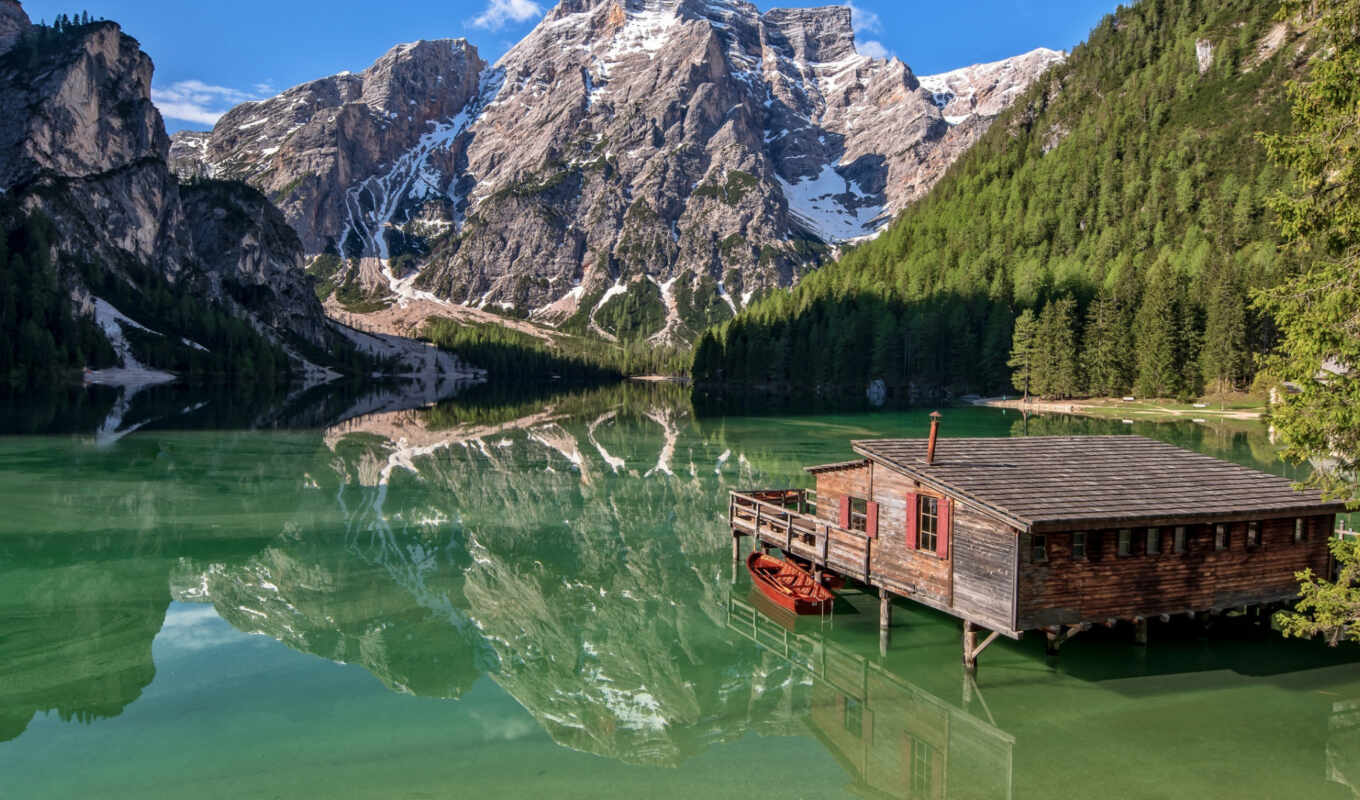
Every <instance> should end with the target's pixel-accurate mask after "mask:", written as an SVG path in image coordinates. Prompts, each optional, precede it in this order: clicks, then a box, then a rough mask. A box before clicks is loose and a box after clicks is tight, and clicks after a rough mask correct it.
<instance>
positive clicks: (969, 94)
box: [920, 47, 1067, 124]
mask: <svg viewBox="0 0 1360 800" xmlns="http://www.w3.org/2000/svg"><path fill="white" fill-rule="evenodd" d="M1066 58H1067V54H1066V53H1064V52H1062V51H1059V50H1049V49H1048V48H1046V47H1041V48H1039V49H1037V50H1031V51H1030V52H1028V53H1025V54H1024V55H1020V56H1016V57H1014V58H1008V59H1005V60H1004V61H994V62H991V63H989V64H974V65H973V66H971V67H963V68H962V69H956V70H952V71H950V72H942V73H940V74H938V75H923V76H921V79H920V81H921V86H922V87H923V88H925V90H926V91H928V92H930V93H931V95H932V99H933V100H934V102H935V104H936V105H937V106H939V108H940V111H941V112H942V113H943V114H944V116H945V119H947V120H948V121H949V122H950V123H951V124H957V123H959V122H962V121H963V120H965V119H967V118H968V117H970V116H972V115H974V114H976V115H979V116H983V117H994V116H996V115H997V114H1000V113H1001V112H1002V111H1004V110H1005V109H1006V107H1007V106H1009V105H1010V104H1011V101H1012V100H1014V99H1015V97H1016V96H1017V95H1019V94H1020V93H1021V92H1023V91H1024V90H1025V89H1026V88H1027V87H1028V86H1029V83H1030V81H1032V80H1033V79H1034V78H1035V77H1036V76H1038V75H1040V74H1042V73H1043V72H1044V70H1046V69H1048V68H1049V67H1051V66H1053V65H1054V64H1057V63H1060V62H1062V61H1064V60H1065V59H1066Z"/></svg>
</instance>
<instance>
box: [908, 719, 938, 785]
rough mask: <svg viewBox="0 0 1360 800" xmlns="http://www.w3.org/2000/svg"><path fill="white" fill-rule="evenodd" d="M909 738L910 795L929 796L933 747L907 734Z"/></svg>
mask: <svg viewBox="0 0 1360 800" xmlns="http://www.w3.org/2000/svg"><path fill="white" fill-rule="evenodd" d="M907 738H909V739H910V740H911V796H912V797H930V796H932V794H933V792H932V790H933V789H934V781H933V780H932V779H933V778H934V777H935V776H934V768H935V748H933V747H931V746H930V742H927V741H925V740H923V739H917V738H916V737H915V736H911V735H910V734H908V737H907Z"/></svg>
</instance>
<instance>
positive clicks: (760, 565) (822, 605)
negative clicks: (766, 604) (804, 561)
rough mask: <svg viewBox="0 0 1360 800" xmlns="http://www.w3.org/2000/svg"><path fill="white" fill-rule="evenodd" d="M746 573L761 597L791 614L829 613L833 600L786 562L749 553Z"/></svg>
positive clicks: (806, 576)
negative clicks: (766, 598)
mask: <svg viewBox="0 0 1360 800" xmlns="http://www.w3.org/2000/svg"><path fill="white" fill-rule="evenodd" d="M746 569H747V570H749V571H750V573H751V580H753V581H755V585H756V588H757V589H760V591H761V593H762V594H764V595H765V596H766V597H768V598H770V599H771V600H773V601H774V602H775V603H777V604H778V605H779V606H781V607H783V608H786V609H788V610H789V611H792V612H793V613H795V614H820V613H822V612H823V611H826V610H828V609H830V608H831V602H832V601H833V600H834V599H835V595H833V594H831V592H830V591H828V590H827V588H826V587H824V586H821V585H820V584H818V583H817V581H815V580H813V579H812V576H811V575H809V574H807V573H806V572H804V571H803V570H801V569H799V568H798V567H796V566H794V565H793V564H791V563H789V562H788V561H780V560H779V559H777V558H772V557H770V556H767V555H765V554H763V553H752V554H751V555H750V557H749V558H747V559H746Z"/></svg>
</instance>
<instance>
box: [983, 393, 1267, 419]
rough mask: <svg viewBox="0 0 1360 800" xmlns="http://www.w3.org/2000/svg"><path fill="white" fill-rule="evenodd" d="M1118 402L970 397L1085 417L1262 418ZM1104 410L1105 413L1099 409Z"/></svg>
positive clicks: (1227, 411) (1231, 411)
mask: <svg viewBox="0 0 1360 800" xmlns="http://www.w3.org/2000/svg"><path fill="white" fill-rule="evenodd" d="M1118 402H1120V401H1119V400H1117V399H1115V398H1111V399H1110V400H1109V401H1108V403H1110V405H1106V404H1104V403H1089V402H1078V401H1053V400H1021V399H1014V400H1012V399H1009V398H1001V397H983V398H979V399H976V400H973V401H972V404H973V405H975V406H988V407H990V408H1010V409H1014V410H1016V411H1030V412H1034V413H1041V414H1042V413H1047V414H1077V415H1081V416H1088V417H1113V416H1115V412H1117V413H1118V414H1123V415H1124V416H1125V417H1126V418H1127V417H1191V418H1195V419H1200V418H1203V419H1208V418H1209V417H1214V418H1216V419H1237V420H1248V421H1256V420H1259V419H1261V417H1262V413H1261V412H1260V411H1248V410H1243V409H1224V410H1221V411H1220V410H1217V409H1213V408H1192V409H1182V408H1167V407H1166V406H1160V405H1154V406H1151V407H1148V406H1129V407H1121V406H1119V405H1113V404H1114V403H1118ZM1100 412H1105V413H1100Z"/></svg>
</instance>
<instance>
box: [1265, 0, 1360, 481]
mask: <svg viewBox="0 0 1360 800" xmlns="http://www.w3.org/2000/svg"><path fill="white" fill-rule="evenodd" d="M1282 13H1287V14H1299V15H1307V17H1309V18H1308V19H1306V20H1305V21H1306V22H1310V23H1311V22H1315V21H1316V22H1318V23H1319V24H1318V25H1317V30H1318V32H1319V33H1318V35H1319V36H1320V38H1321V39H1322V41H1321V44H1322V46H1323V50H1322V51H1321V54H1320V55H1319V56H1318V57H1317V58H1316V60H1315V62H1314V64H1313V67H1312V70H1311V72H1310V74H1309V76H1308V79H1307V80H1306V81H1305V82H1302V83H1298V84H1295V85H1293V86H1291V88H1290V94H1291V97H1292V98H1293V101H1294V106H1293V131H1292V132H1291V133H1290V134H1288V135H1277V136H1268V137H1265V143H1266V148H1267V150H1268V151H1269V152H1270V154H1271V155H1272V156H1273V157H1274V158H1275V159H1276V160H1277V161H1278V162H1279V163H1280V164H1282V165H1283V166H1285V167H1288V168H1289V169H1290V170H1292V171H1293V172H1294V174H1295V175H1296V176H1297V177H1296V180H1295V182H1294V185H1293V187H1291V188H1290V190H1289V191H1287V192H1284V193H1281V194H1278V195H1276V196H1275V197H1274V198H1273V199H1272V201H1271V207H1272V208H1273V209H1274V210H1275V211H1276V212H1278V213H1279V215H1280V221H1281V228H1282V233H1283V236H1284V239H1285V241H1286V242H1287V243H1288V244H1290V245H1291V246H1292V247H1293V248H1294V249H1295V251H1296V252H1298V253H1302V254H1306V255H1307V256H1311V258H1310V259H1309V260H1308V266H1306V267H1305V268H1304V269H1303V270H1302V271H1300V272H1299V273H1298V274H1297V275H1295V276H1294V277H1292V278H1290V279H1289V280H1287V281H1286V282H1285V283H1284V284H1283V285H1281V286H1279V287H1278V288H1275V289H1271V290H1268V291H1264V292H1262V293H1260V294H1259V295H1258V296H1257V302H1258V304H1259V306H1260V307H1261V308H1262V309H1264V310H1265V311H1267V312H1269V313H1270V314H1271V315H1272V316H1273V317H1274V319H1275V321H1276V323H1277V324H1278V326H1279V329H1280V332H1281V333H1282V334H1283V335H1284V342H1283V344H1282V345H1281V347H1280V349H1279V351H1278V353H1277V354H1276V356H1275V357H1274V358H1272V359H1271V361H1270V362H1269V367H1270V369H1271V371H1272V372H1273V373H1274V374H1276V375H1278V376H1279V377H1280V378H1282V379H1284V380H1288V381H1292V382H1293V383H1294V384H1295V385H1296V386H1298V387H1299V390H1300V391H1299V393H1298V394H1297V395H1292V396H1289V397H1287V398H1285V400H1284V402H1283V403H1281V404H1280V405H1279V406H1277V407H1276V408H1274V409H1272V413H1271V422H1272V424H1273V425H1274V426H1275V429H1276V430H1278V431H1279V432H1280V434H1281V436H1282V438H1283V439H1284V442H1285V445H1286V455H1287V456H1288V457H1290V458H1293V459H1295V460H1300V461H1302V460H1308V459H1312V460H1313V463H1314V464H1320V465H1326V466H1322V467H1320V468H1318V469H1316V470H1315V471H1314V480H1315V481H1316V482H1318V483H1320V484H1321V485H1322V486H1323V487H1324V488H1325V489H1326V490H1327V491H1328V492H1329V494H1332V495H1334V496H1338V497H1343V498H1346V499H1348V500H1350V501H1352V502H1354V503H1357V504H1360V127H1357V125H1356V118H1357V110H1358V109H1360V81H1357V80H1356V76H1357V75H1360V35H1357V31H1360V0H1310V1H1309V2H1307V3H1304V2H1300V1H1299V0H1290V1H1289V2H1288V3H1286V5H1285V9H1284V11H1283V12H1282Z"/></svg>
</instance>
